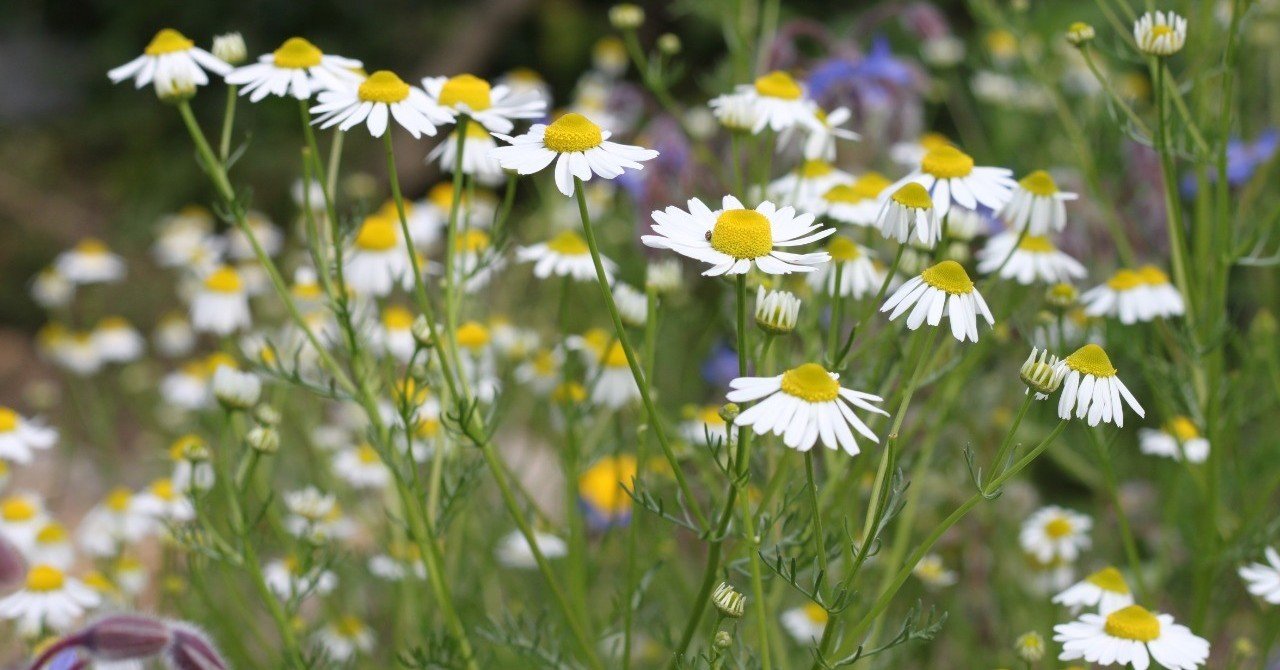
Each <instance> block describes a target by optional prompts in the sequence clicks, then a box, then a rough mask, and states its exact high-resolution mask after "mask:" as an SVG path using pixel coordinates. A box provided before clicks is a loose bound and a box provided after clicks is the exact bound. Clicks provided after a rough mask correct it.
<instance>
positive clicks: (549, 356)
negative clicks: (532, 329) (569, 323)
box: [515, 349, 564, 396]
mask: <svg viewBox="0 0 1280 670" xmlns="http://www.w3.org/2000/svg"><path fill="white" fill-rule="evenodd" d="M563 363H564V356H563V355H562V354H561V353H560V351H559V350H552V349H538V350H537V351H535V352H534V353H533V355H531V356H529V357H528V359H527V360H525V361H524V362H523V363H521V364H520V366H519V367H517V368H516V371H515V376H516V381H518V382H520V384H521V385H522V386H523V387H524V388H528V389H529V390H531V391H533V393H534V394H535V395H538V396H545V395H547V394H549V393H551V391H552V390H554V389H555V387H556V385H557V384H559V383H560V380H561V377H562V375H561V373H560V366H561V365H563Z"/></svg>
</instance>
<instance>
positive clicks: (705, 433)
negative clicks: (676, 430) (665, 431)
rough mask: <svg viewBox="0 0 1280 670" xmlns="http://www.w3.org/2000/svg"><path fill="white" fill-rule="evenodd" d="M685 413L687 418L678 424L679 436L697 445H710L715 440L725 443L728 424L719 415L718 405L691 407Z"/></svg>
mask: <svg viewBox="0 0 1280 670" xmlns="http://www.w3.org/2000/svg"><path fill="white" fill-rule="evenodd" d="M687 414H688V415H689V416H688V418H687V419H685V420H684V421H683V422H681V424H680V436H681V437H683V438H684V439H685V441H687V442H688V443H689V444H695V445H698V446H710V445H711V444H712V443H713V442H716V441H718V442H719V443H720V444H727V442H728V439H729V438H728V435H727V433H726V432H725V431H726V430H727V429H728V425H729V424H728V423H726V422H725V420H724V417H722V416H720V405H704V406H702V407H691V408H689V410H688V411H687Z"/></svg>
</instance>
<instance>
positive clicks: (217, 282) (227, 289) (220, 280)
mask: <svg viewBox="0 0 1280 670" xmlns="http://www.w3.org/2000/svg"><path fill="white" fill-rule="evenodd" d="M204 287H205V288H206V289H207V290H210V291H213V292H214V293H239V292H240V291H241V290H243V285H242V284H241V282H240V275H239V274H238V273H237V272H236V271H235V270H233V269H231V268H229V267H226V266H223V267H220V268H218V269H217V270H214V271H213V272H212V273H210V274H209V276H208V277H205V278H204Z"/></svg>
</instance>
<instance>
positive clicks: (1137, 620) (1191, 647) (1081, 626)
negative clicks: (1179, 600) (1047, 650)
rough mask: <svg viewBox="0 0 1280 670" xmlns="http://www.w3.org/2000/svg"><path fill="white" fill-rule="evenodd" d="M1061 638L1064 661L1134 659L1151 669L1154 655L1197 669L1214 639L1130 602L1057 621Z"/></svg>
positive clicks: (1139, 668)
mask: <svg viewBox="0 0 1280 670" xmlns="http://www.w3.org/2000/svg"><path fill="white" fill-rule="evenodd" d="M1053 631H1054V633H1055V634H1054V636H1053V639H1054V640H1055V641H1057V642H1061V643H1062V653H1061V654H1060V655H1059V656H1058V660H1061V661H1074V660H1076V659H1084V660H1085V661H1086V662H1089V663H1096V664H1098V665H1103V666H1106V665H1132V666H1133V668H1134V670H1147V668H1149V667H1151V661H1152V660H1154V661H1155V662H1156V663H1158V664H1160V665H1161V666H1163V667H1165V668H1168V669H1169V670H1195V669H1196V668H1198V667H1200V666H1201V665H1204V662H1205V661H1206V660H1208V658H1209V641H1208V640H1206V639H1204V638H1202V637H1198V636H1196V635H1195V634H1193V633H1192V632H1191V630H1190V629H1189V628H1187V627H1186V626H1183V625H1180V624H1177V623H1174V620H1173V617H1172V616H1169V615H1168V614H1153V613H1152V612H1149V611H1147V610H1146V608H1144V607H1142V606H1141V605H1130V606H1128V607H1125V608H1123V609H1118V610H1116V611H1114V612H1111V613H1109V614H1084V615H1081V617H1080V618H1079V619H1077V620H1075V621H1072V622H1071V623H1064V624H1058V625H1057V626H1054V627H1053Z"/></svg>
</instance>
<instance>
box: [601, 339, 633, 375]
mask: <svg viewBox="0 0 1280 670" xmlns="http://www.w3.org/2000/svg"><path fill="white" fill-rule="evenodd" d="M603 358H604V364H605V365H606V366H607V367H611V368H625V367H627V365H628V363H627V350H626V349H623V348H622V343H621V342H618V341H616V340H615V341H614V342H613V344H611V345H609V350H608V351H606V352H605V354H604V357H603Z"/></svg>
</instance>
